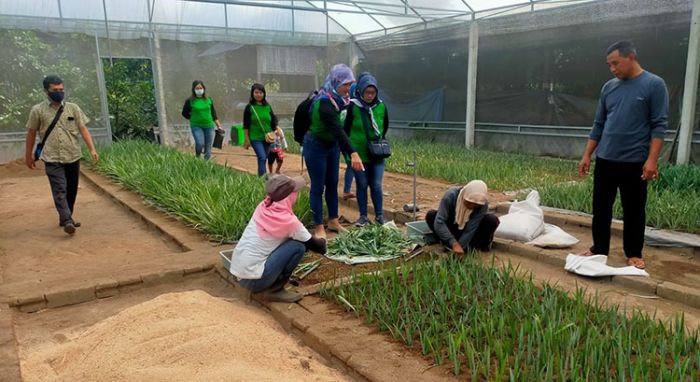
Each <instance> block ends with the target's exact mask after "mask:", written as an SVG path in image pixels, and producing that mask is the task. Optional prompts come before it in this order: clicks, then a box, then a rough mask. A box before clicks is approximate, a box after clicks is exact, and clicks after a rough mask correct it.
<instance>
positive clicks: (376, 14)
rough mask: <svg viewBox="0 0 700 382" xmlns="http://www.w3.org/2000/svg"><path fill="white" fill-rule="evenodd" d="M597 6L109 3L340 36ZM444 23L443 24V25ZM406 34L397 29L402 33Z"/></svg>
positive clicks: (12, 3) (74, 4) (61, 12)
mask: <svg viewBox="0 0 700 382" xmlns="http://www.w3.org/2000/svg"><path fill="white" fill-rule="evenodd" d="M588 1H598V0H439V1H436V0H327V1H323V0H104V3H105V6H106V13H107V19H108V20H109V21H118V22H148V20H149V14H150V10H149V6H152V7H153V11H154V14H153V22H155V23H161V24H171V25H187V26H201V27H209V28H211V27H214V28H219V27H221V28H223V27H226V26H228V27H229V28H240V29H254V30H269V31H285V32H294V31H300V32H301V31H303V32H309V33H325V32H326V13H324V12H326V11H327V14H328V16H329V18H330V21H329V32H330V33H334V34H340V35H347V34H363V33H367V32H373V31H384V30H391V29H392V28H396V27H402V26H406V25H410V24H419V23H425V22H431V21H436V20H444V21H446V22H449V21H450V20H464V19H469V18H471V13H472V12H476V15H475V16H476V17H477V18H484V17H487V18H488V17H498V16H501V15H505V14H512V13H515V12H527V11H530V10H533V9H534V10H535V11H537V10H539V9H546V8H551V7H555V6H565V5H570V4H575V3H581V2H588ZM0 15H5V16H32V17H37V18H63V19H80V20H93V21H95V20H97V21H99V20H104V17H105V9H104V8H103V1H100V0H0ZM441 23H443V21H440V22H438V23H437V24H441ZM401 29H402V28H398V30H401Z"/></svg>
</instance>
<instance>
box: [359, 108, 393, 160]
mask: <svg viewBox="0 0 700 382" xmlns="http://www.w3.org/2000/svg"><path fill="white" fill-rule="evenodd" d="M369 112H370V113H371V112H372V110H369ZM360 117H361V118H362V126H364V128H365V136H366V137H367V153H368V154H369V156H370V157H371V158H372V159H384V158H388V157H390V156H391V146H389V141H387V140H386V139H384V138H382V137H381V135H380V136H378V137H376V138H374V139H372V138H371V136H370V133H369V130H370V127H369V126H370V125H371V122H370V121H369V116H368V115H365V113H363V112H362V109H360ZM372 130H374V129H372Z"/></svg>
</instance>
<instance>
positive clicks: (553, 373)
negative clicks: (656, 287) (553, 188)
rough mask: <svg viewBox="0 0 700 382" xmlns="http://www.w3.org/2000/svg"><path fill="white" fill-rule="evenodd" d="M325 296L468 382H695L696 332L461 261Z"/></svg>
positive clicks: (359, 282)
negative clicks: (628, 381)
mask: <svg viewBox="0 0 700 382" xmlns="http://www.w3.org/2000/svg"><path fill="white" fill-rule="evenodd" d="M321 293H322V296H324V297H325V298H329V299H332V300H335V301H336V302H338V303H339V304H340V305H341V306H343V307H344V308H345V309H346V310H348V311H353V312H355V314H357V315H358V316H362V317H364V319H365V320H366V322H367V323H368V324H372V325H377V326H378V327H379V329H380V330H382V331H388V332H389V333H391V335H392V336H393V337H394V338H395V339H397V340H399V341H402V342H404V343H405V344H406V345H407V346H409V347H411V348H414V349H416V350H419V351H421V352H422V354H424V355H426V356H430V357H432V358H433V360H434V362H435V363H436V364H438V365H442V364H445V363H447V364H448V365H449V366H450V368H451V369H452V370H453V372H454V373H455V374H466V375H467V378H469V379H470V380H473V381H481V380H488V381H505V380H508V381H612V380H616V381H625V380H633V381H694V380H698V379H700V343H699V342H698V335H699V334H700V333H699V332H698V329H695V330H693V331H689V330H687V329H686V328H685V323H684V319H683V316H679V317H677V318H675V319H673V320H670V321H667V322H662V321H660V320H657V319H655V318H654V317H652V316H649V315H647V314H645V313H642V312H640V311H636V310H635V311H628V310H626V309H624V308H620V307H618V306H606V305H605V304H603V303H601V302H600V301H599V300H598V299H597V298H586V297H585V292H584V291H583V290H577V291H576V292H575V293H573V294H572V295H571V296H569V295H567V294H566V293H565V292H563V291H560V290H558V289H557V288H555V287H552V286H550V285H547V284H544V285H542V286H541V287H538V286H535V284H534V282H533V281H532V278H530V279H523V278H521V277H519V275H518V274H517V271H516V269H514V268H513V267H511V266H508V267H506V268H503V269H497V268H495V267H494V266H493V264H491V265H490V266H487V265H485V264H483V263H482V262H481V260H479V259H477V258H475V257H473V256H466V257H464V258H461V259H455V258H451V259H447V260H445V261H443V262H440V263H437V262H434V263H432V264H422V265H416V264H411V265H404V266H403V267H401V269H400V270H397V269H395V268H392V269H387V270H386V271H385V272H383V273H381V274H378V275H367V274H365V275H359V276H358V277H356V278H355V279H354V280H353V282H352V283H346V284H342V285H334V284H326V285H325V286H324V288H323V289H322V291H321Z"/></svg>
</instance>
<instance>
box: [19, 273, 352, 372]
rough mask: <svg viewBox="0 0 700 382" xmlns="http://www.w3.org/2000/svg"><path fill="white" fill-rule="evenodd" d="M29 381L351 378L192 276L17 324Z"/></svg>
mask: <svg viewBox="0 0 700 382" xmlns="http://www.w3.org/2000/svg"><path fill="white" fill-rule="evenodd" d="M15 331H16V336H17V342H18V344H19V355H20V361H21V364H22V378H23V380H25V381H27V382H32V381H115V382H116V381H203V382H204V381H281V380H284V381H329V382H330V381H349V379H348V378H347V377H345V376H344V375H343V374H341V373H340V372H338V371H337V370H335V369H332V368H330V367H328V366H327V365H326V364H325V363H324V360H323V359H322V358H321V357H320V356H319V355H318V354H316V353H315V352H313V351H311V350H309V349H308V348H306V347H305V346H304V345H303V344H300V343H299V342H298V341H297V340H296V339H294V338H292V337H290V336H289V335H287V333H286V332H285V331H284V329H283V328H282V327H281V326H280V325H279V324H278V323H277V322H276V321H275V320H274V319H273V318H272V317H271V316H270V315H268V314H267V313H265V312H264V311H263V310H261V309H258V308H256V307H254V306H252V305H248V304H246V303H245V302H244V301H243V300H242V299H241V297H240V296H236V295H235V293H233V292H232V289H231V288H230V286H229V285H228V284H225V283H224V282H223V280H221V279H218V278H214V277H208V278H200V279H198V280H196V281H192V282H190V283H188V284H186V285H185V284H183V285H179V286H172V285H168V286H161V287H158V288H155V289H148V290H141V291H138V292H136V293H134V294H130V295H125V296H123V297H121V298H110V299H105V300H97V301H93V302H89V303H86V304H82V305H78V306H69V307H63V308H58V309H50V310H44V311H41V312H38V313H35V314H31V315H22V316H21V317H19V318H18V319H17V320H16V327H15Z"/></svg>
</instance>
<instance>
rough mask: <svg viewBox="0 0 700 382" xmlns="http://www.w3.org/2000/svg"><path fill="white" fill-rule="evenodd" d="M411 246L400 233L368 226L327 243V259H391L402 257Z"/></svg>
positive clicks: (406, 238)
mask: <svg viewBox="0 0 700 382" xmlns="http://www.w3.org/2000/svg"><path fill="white" fill-rule="evenodd" d="M411 245H412V242H411V240H410V239H409V238H408V237H407V236H406V235H405V234H404V233H403V232H401V231H399V230H398V229H396V228H392V227H385V226H383V225H381V224H368V225H366V226H364V227H362V228H355V229H351V230H349V231H347V232H345V233H342V234H340V235H339V236H337V237H336V238H334V239H333V240H331V241H330V242H329V243H328V253H327V254H326V256H327V257H329V258H333V257H336V256H348V257H353V256H372V257H376V258H377V259H392V258H394V257H396V256H397V255H403V254H405V253H406V251H407V250H408V249H410V247H411Z"/></svg>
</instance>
